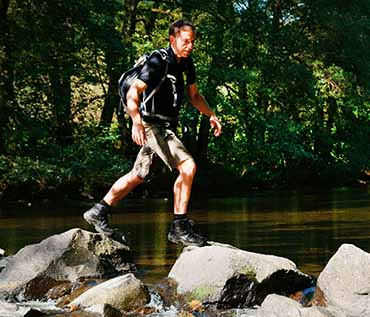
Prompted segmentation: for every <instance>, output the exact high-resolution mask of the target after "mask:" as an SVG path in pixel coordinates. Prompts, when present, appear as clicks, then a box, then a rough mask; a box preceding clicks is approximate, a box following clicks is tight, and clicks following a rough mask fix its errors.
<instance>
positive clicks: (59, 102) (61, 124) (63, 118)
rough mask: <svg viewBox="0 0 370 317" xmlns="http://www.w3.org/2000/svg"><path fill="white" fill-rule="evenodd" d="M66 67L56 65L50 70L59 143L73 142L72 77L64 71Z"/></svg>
mask: <svg viewBox="0 0 370 317" xmlns="http://www.w3.org/2000/svg"><path fill="white" fill-rule="evenodd" d="M63 69H64V67H59V66H57V65H54V68H53V69H52V71H51V72H50V74H49V75H50V81H51V88H52V98H53V105H54V115H55V118H56V124H57V126H56V137H57V142H58V144H60V145H62V146H65V145H68V144H71V143H73V139H72V121H71V120H72V112H71V97H72V91H71V77H70V76H69V75H68V74H67V73H65V72H63Z"/></svg>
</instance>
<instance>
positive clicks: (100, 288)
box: [71, 274, 150, 311]
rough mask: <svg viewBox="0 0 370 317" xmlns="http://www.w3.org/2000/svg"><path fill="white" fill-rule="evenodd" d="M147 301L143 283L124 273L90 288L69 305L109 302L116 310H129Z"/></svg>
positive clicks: (146, 291) (91, 304)
mask: <svg viewBox="0 0 370 317" xmlns="http://www.w3.org/2000/svg"><path fill="white" fill-rule="evenodd" d="M149 301H150V295H149V291H148V289H147V288H146V287H145V286H144V284H143V283H142V282H141V281H140V280H138V279H137V278H136V277H135V276H134V275H133V274H126V275H123V276H118V277H116V278H113V279H110V280H108V281H106V282H104V283H101V284H99V285H97V286H94V287H92V288H90V289H89V290H87V291H86V292H84V293H83V294H82V295H81V296H79V297H77V298H76V299H75V300H74V301H73V302H72V303H71V305H72V306H73V305H76V306H79V307H80V306H82V307H90V306H94V305H99V304H101V305H104V304H109V305H110V306H112V307H114V308H115V309H118V310H123V311H131V310H133V309H135V308H137V307H140V306H142V305H145V304H147V303H148V302H149Z"/></svg>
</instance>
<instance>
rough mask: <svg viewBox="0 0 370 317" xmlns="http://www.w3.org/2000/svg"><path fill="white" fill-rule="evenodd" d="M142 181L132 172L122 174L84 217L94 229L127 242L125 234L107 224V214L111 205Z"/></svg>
mask: <svg viewBox="0 0 370 317" xmlns="http://www.w3.org/2000/svg"><path fill="white" fill-rule="evenodd" d="M143 181H144V180H143V179H142V178H141V177H139V176H136V175H134V174H133V173H132V172H130V173H128V174H126V175H125V176H122V177H121V178H119V179H118V180H117V181H116V182H115V183H114V184H113V186H112V187H111V189H110V190H109V192H108V193H107V194H106V195H105V197H104V199H102V200H101V201H100V202H99V203H97V204H95V205H94V206H93V207H92V208H90V209H89V210H88V211H86V212H85V213H84V215H83V217H84V219H85V220H86V221H87V222H88V223H89V224H91V225H93V226H94V227H95V230H96V231H98V232H100V233H102V234H104V235H106V236H109V237H111V238H112V239H114V240H117V241H119V242H121V243H124V244H127V241H126V238H125V236H124V235H123V234H121V233H119V232H117V231H116V230H114V229H113V228H111V227H110V226H109V225H108V214H109V213H110V207H111V206H114V205H116V204H117V203H118V202H119V201H120V200H121V199H122V198H124V197H125V196H127V194H128V193H130V192H131V191H132V190H133V189H134V188H135V187H136V186H138V185H139V184H141V183H142V182H143Z"/></svg>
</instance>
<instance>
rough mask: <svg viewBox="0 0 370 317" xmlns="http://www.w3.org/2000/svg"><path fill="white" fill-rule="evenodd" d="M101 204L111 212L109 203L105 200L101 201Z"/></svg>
mask: <svg viewBox="0 0 370 317" xmlns="http://www.w3.org/2000/svg"><path fill="white" fill-rule="evenodd" d="M99 203H100V204H102V205H103V206H105V207H107V209H108V211H109V212H111V209H112V207H111V206H110V205H108V203H107V202H106V201H105V200H104V199H102V200H101V201H99Z"/></svg>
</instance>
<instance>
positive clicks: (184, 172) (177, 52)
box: [84, 20, 221, 246]
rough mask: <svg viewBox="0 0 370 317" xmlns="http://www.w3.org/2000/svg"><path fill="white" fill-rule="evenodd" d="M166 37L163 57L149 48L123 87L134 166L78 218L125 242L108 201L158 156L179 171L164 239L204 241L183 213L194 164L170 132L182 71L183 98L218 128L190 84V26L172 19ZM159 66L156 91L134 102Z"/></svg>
mask: <svg viewBox="0 0 370 317" xmlns="http://www.w3.org/2000/svg"><path fill="white" fill-rule="evenodd" d="M169 40H170V46H169V47H168V48H167V49H165V54H164V55H167V56H165V58H164V57H163V54H162V53H163V52H162V53H161V52H160V51H158V52H155V53H153V54H152V55H151V56H150V57H149V59H148V61H147V62H146V64H145V65H144V67H143V69H142V71H141V73H140V75H139V76H138V78H137V79H135V81H134V82H133V84H132V86H131V87H130V89H129V90H128V92H127V96H126V99H127V100H126V103H127V111H128V114H129V115H130V117H131V119H132V123H133V125H132V139H133V141H134V142H135V143H136V144H138V145H140V146H141V147H142V148H141V150H140V152H139V153H138V156H137V158H136V161H135V164H134V167H133V169H132V170H131V171H130V172H129V173H128V174H126V175H124V176H123V177H121V178H120V179H118V180H117V181H116V182H115V183H114V184H113V186H112V187H111V189H110V190H109V192H108V193H107V194H106V195H105V197H104V198H103V200H101V201H100V203H98V204H96V205H95V206H94V207H92V208H91V209H89V210H88V211H86V212H85V213H84V218H85V220H86V221H87V222H88V223H89V224H92V225H94V226H95V229H96V230H97V231H98V232H101V233H103V234H106V235H108V236H110V237H112V238H116V239H120V240H121V241H122V242H124V243H125V238H124V236H120V237H117V236H116V235H117V234H118V233H117V232H116V231H115V230H113V229H112V228H111V227H110V226H109V225H108V222H107V215H108V214H109V212H110V209H111V206H114V205H116V204H117V203H118V202H119V201H120V200H121V199H122V198H124V197H125V196H126V195H127V194H128V193H130V192H131V191H132V190H133V189H134V188H135V187H136V186H138V185H139V184H141V183H143V182H144V179H145V177H146V176H147V175H148V173H149V169H150V166H151V164H152V162H153V158H154V157H155V156H158V157H160V158H161V159H162V160H163V162H164V163H165V164H166V165H167V166H168V167H169V168H170V169H171V170H172V169H174V168H176V169H177V170H178V172H179V175H178V177H177V179H176V181H175V184H174V188H173V191H174V220H173V221H172V223H171V227H170V231H169V233H168V239H169V240H170V241H171V242H173V243H177V244H182V245H184V246H188V245H197V246H202V245H205V244H206V241H207V239H206V238H205V237H203V236H201V235H199V234H196V233H194V231H193V228H192V222H191V221H190V220H188V218H187V207H188V202H189V198H190V193H191V188H192V183H193V179H194V175H195V171H196V164H195V162H194V159H193V158H192V156H191V155H190V153H189V152H188V151H187V150H186V148H185V147H184V145H183V144H182V143H181V141H180V140H179V139H178V138H177V137H176V135H175V134H174V132H173V131H172V130H174V128H175V127H176V124H177V121H178V114H179V110H180V106H181V102H182V99H183V95H184V89H185V82H184V76H183V74H184V73H185V77H186V89H187V94H188V98H189V101H190V102H191V103H192V105H193V106H194V107H195V108H197V109H198V110H199V111H200V112H201V113H203V114H205V115H207V116H208V117H209V120H210V124H211V127H212V128H213V129H214V135H215V136H219V135H220V133H221V123H220V121H219V120H218V118H217V117H216V115H215V113H214V112H213V111H212V109H211V108H210V107H209V106H208V104H207V102H206V101H205V99H204V97H203V96H202V95H201V94H200V93H199V91H198V88H197V85H196V84H195V68H194V64H193V61H192V59H191V57H190V54H191V52H192V51H193V48H194V41H195V28H194V26H193V25H192V24H191V23H190V22H188V21H184V20H178V21H176V22H174V23H173V24H172V25H171V26H170V28H169ZM165 69H166V70H165ZM165 71H167V73H166V74H167V76H166V77H165V80H164V81H163V82H162V83H161V85H160V88H159V90H158V91H157V92H156V93H155V94H154V96H152V97H151V98H150V99H149V100H148V101H146V102H145V104H141V105H140V103H141V100H143V99H145V96H146V95H150V94H149V91H152V90H153V89H154V88H155V87H157V86H158V83H159V82H160V81H161V78H163V74H164V73H165ZM141 95H143V98H142V99H141ZM140 106H141V107H140Z"/></svg>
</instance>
